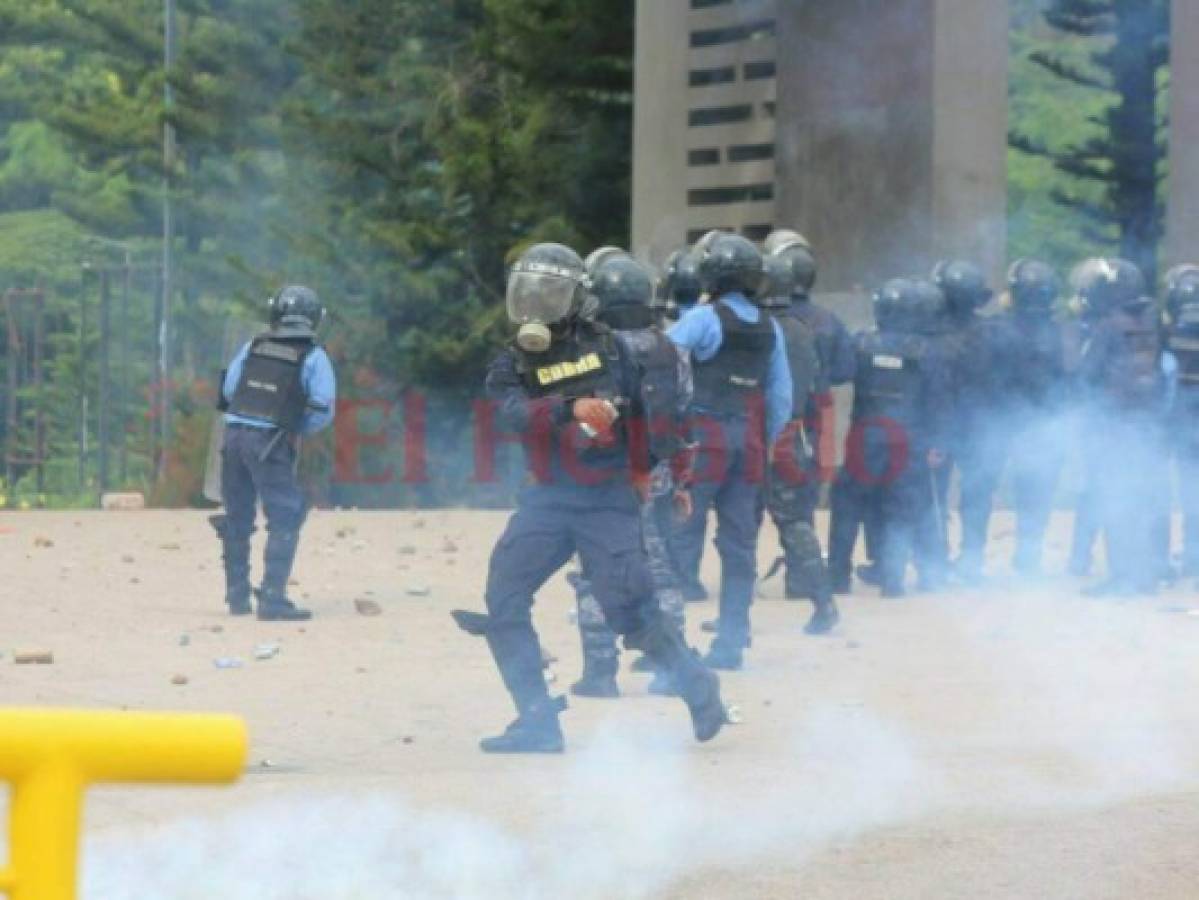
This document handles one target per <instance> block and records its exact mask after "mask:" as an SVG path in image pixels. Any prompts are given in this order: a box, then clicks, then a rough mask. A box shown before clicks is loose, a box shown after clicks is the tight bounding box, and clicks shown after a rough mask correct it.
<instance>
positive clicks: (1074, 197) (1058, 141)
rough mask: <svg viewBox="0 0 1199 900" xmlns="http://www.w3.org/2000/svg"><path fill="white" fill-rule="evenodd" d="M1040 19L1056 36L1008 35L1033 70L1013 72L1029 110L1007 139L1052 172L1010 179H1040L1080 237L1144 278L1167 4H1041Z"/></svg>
mask: <svg viewBox="0 0 1199 900" xmlns="http://www.w3.org/2000/svg"><path fill="white" fill-rule="evenodd" d="M1026 12H1027V10H1026V9H1020V10H1018V14H1019V13H1026ZM1044 18H1045V21H1046V23H1047V24H1048V25H1049V26H1051V28H1052V29H1054V30H1055V34H1051V35H1047V36H1045V37H1043V38H1042V37H1040V36H1029V34H1028V32H1025V33H1023V34H1021V35H1020V36H1019V37H1018V38H1017V59H1018V60H1019V62H1020V63H1023V64H1025V65H1028V66H1031V67H1032V69H1023V70H1019V71H1018V76H1017V77H1018V79H1019V81H1020V83H1021V88H1022V89H1021V90H1019V91H1016V92H1014V94H1015V98H1016V103H1017V104H1019V103H1021V102H1023V103H1026V104H1027V105H1028V107H1030V108H1029V109H1025V110H1021V109H1019V108H1014V109H1013V114H1014V115H1013V121H1014V123H1015V127H1013V129H1012V133H1011V144H1012V146H1013V148H1015V149H1016V150H1017V151H1019V152H1020V153H1021V154H1024V155H1026V156H1030V157H1036V158H1040V159H1041V160H1044V161H1047V162H1048V163H1049V164H1050V165H1051V166H1052V168H1053V170H1054V172H1053V173H1052V174H1053V177H1051V178H1046V177H1042V178H1040V179H1037V177H1036V174H1035V173H1036V170H1035V169H1033V170H1031V171H1030V170H1025V171H1019V170H1018V171H1017V172H1016V178H1017V179H1020V178H1024V179H1026V180H1040V181H1041V182H1042V183H1043V184H1045V186H1046V188H1047V190H1048V193H1049V195H1050V196H1051V198H1052V199H1053V200H1054V202H1055V203H1057V204H1058V205H1059V206H1061V207H1063V208H1064V209H1066V210H1067V211H1068V212H1069V213H1070V217H1069V219H1068V220H1066V221H1067V223H1068V224H1069V225H1070V226H1072V227H1071V230H1072V231H1074V232H1075V233H1076V234H1077V235H1078V236H1079V237H1080V238H1081V239H1082V240H1083V241H1085V242H1087V243H1088V244H1091V245H1093V246H1097V247H1101V248H1102V249H1103V250H1105V251H1108V252H1110V251H1111V250H1118V252H1119V253H1120V255H1122V256H1124V257H1126V258H1129V259H1132V260H1134V261H1136V262H1137V263H1139V264H1140V265H1141V267H1142V268H1143V269H1144V270H1145V271H1146V273H1148V274H1149V275H1150V276H1151V277H1152V276H1153V275H1154V274H1155V273H1156V268H1157V246H1158V243H1159V242H1160V240H1161V237H1162V233H1163V219H1164V208H1165V200H1164V196H1163V192H1162V183H1163V181H1164V177H1165V165H1166V151H1165V147H1166V142H1165V140H1164V130H1165V114H1164V110H1165V108H1166V102H1165V101H1166V86H1167V81H1166V67H1167V64H1168V62H1169V36H1170V10H1169V0H1049V2H1048V4H1047V5H1046V7H1045V10H1044ZM1063 37H1065V38H1067V39H1065V40H1063V39H1062V38H1063ZM1015 84H1016V81H1015V80H1014V81H1013V85H1015ZM1050 93H1052V94H1053V102H1052V110H1051V109H1050V108H1049V106H1050V104H1049V102H1048V100H1047V95H1049V94H1050ZM1071 100H1072V101H1073V103H1071V102H1070V101H1071ZM1038 106H1039V107H1040V108H1037V107H1038ZM1054 110H1055V111H1056V112H1057V113H1058V117H1057V118H1056V119H1055V118H1051V117H1050V116H1049V115H1048V113H1049V112H1051V111H1054ZM1017 159H1018V158H1017ZM1016 164H1017V166H1019V165H1020V163H1019V162H1017V163H1016ZM1042 172H1043V173H1044V175H1049V174H1050V173H1048V172H1047V171H1045V170H1042ZM1046 221H1047V220H1046V218H1045V217H1044V216H1042V217H1040V224H1042V225H1043V224H1044V223H1045V222H1046ZM1032 227H1033V228H1034V229H1035V228H1037V227H1039V225H1038V223H1035V222H1034V223H1033V224H1032Z"/></svg>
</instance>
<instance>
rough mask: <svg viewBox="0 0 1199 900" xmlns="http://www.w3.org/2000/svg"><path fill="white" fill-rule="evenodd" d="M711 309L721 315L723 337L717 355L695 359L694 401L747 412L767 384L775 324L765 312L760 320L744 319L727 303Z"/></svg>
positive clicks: (713, 409) (732, 412)
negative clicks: (752, 400) (704, 359)
mask: <svg viewBox="0 0 1199 900" xmlns="http://www.w3.org/2000/svg"><path fill="white" fill-rule="evenodd" d="M712 309H713V310H714V311H715V313H716V315H718V316H719V317H720V328H721V332H722V336H723V337H722V340H721V343H720V349H719V350H718V351H716V355H715V356H713V357H712V358H711V359H709V360H707V361H706V362H699V361H698V360H696V362H695V365H694V370H695V405H696V406H697V407H699V408H700V409H704V410H707V411H708V412H714V413H721V414H727V415H746V414H747V412H748V410H749V401H750V399H751V398H752V397H754V396H759V395H761V393H762V392H763V390H764V389H765V386H766V375H767V373H768V372H769V370H770V355H771V354H772V353H773V352H774V325H773V322H772V320H771V318H770V317H769V316H767V315H765V314H760V315H759V316H758V321H757V322H745V321H743V320H742V319H741V317H740V316H738V315H737V314H736V313H735V312H733V311H732V309H730V308H729V307H728V305H726V304H724V303H717V304H716V305H715V306H713V307H712Z"/></svg>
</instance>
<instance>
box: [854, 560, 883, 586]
mask: <svg viewBox="0 0 1199 900" xmlns="http://www.w3.org/2000/svg"><path fill="white" fill-rule="evenodd" d="M854 574H855V575H857V576H858V581H860V582H862V584H868V585H870V586H871V587H878V586H879V583H880V582H881V581H882V580H883V573H882V572H881V571H880V570H879V566H878V563H870V564H869V565H865V566H858V567H857V568H856V569H854Z"/></svg>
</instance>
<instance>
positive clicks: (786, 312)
mask: <svg viewBox="0 0 1199 900" xmlns="http://www.w3.org/2000/svg"><path fill="white" fill-rule="evenodd" d="M773 317H774V321H776V322H778V324H779V328H780V329H781V330H782V332H783V340H784V341H786V343H787V363H788V365H789V367H790V369H791V418H792V419H802V418H803V417H804V415H805V413H806V412H807V408H808V399H809V398H810V397H811V395H812V393H813V392H814V391H815V390H816V383H817V380H818V379H819V377H820V356H819V351H818V349H817V346H816V334H815V332H814V331H813V330H812V329H811V328H810V327H809V326H808V325H807V324H805V323H804V321H803V320H802V319H800V318H799V316H798V315H796V314H795V312H794V311H793V310H791V309H790V308H788V309H780V310H778V311H777V312H775V313H773Z"/></svg>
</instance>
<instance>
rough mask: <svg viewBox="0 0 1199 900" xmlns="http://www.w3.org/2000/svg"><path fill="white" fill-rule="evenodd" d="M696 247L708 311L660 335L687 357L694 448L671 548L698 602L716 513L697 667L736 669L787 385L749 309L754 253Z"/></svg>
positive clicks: (754, 290) (743, 248) (737, 242)
mask: <svg viewBox="0 0 1199 900" xmlns="http://www.w3.org/2000/svg"><path fill="white" fill-rule="evenodd" d="M700 243H701V246H702V247H703V255H702V256H701V258H700V277H701V281H702V282H703V286H704V289H705V292H706V293H707V294H708V295H709V297H711V298H712V302H711V303H710V304H709V305H705V306H698V307H696V308H695V309H693V310H692V311H691V312H690V313H688V314H687V315H685V316H684V317H683V318H682V319H680V320H679V322H678V324H676V325H675V326H674V327H673V328H671V329H670V338H671V340H673V341H674V342H675V343H676V344H678V345H679V346H680V347H682V348H684V349H685V350H686V351H687V352H688V353H690V355H691V361H692V368H693V371H694V375H695V403H694V407H695V418H696V428H695V437H696V440H697V441H698V443H699V456H698V461H697V465H696V472H697V477H696V483H695V485H694V488H693V490H692V497H693V500H694V510H693V512H692V515H691V516H690V517H689V518H688V520H687V521H686V522H685V523H684V524H683V525H682V526H680V527H679V528H678V529H676V531H675V533H674V535H673V541H672V546H673V551H674V556H675V558H676V559H677V560H678V561H679V566H680V569H681V570H682V575H683V578H684V580H685V581H684V589H685V590H689V591H690V594H691V596H692V597H695V596H702V593H703V589H702V586H701V585H700V584H699V565H700V559H701V557H702V555H703V547H704V542H705V534H706V527H707V516H708V512H709V510H710V509H713V508H714V509H715V510H716V515H717V520H718V532H717V540H716V547H717V550H718V551H719V553H720V558H721V590H720V623H719V629H720V630H719V633H718V634H717V637H716V639H715V641H714V642H713V645H712V648H711V650H710V651H709V653H708V656H707V661H708V664H709V665H711V666H714V667H719V668H738V667H740V665H741V657H742V651H743V649H744V647H745V646H746V645H747V643H748V640H749V607H750V604H751V603H752V600H753V589H754V582H755V580H756V578H757V559H756V554H757V540H758V530H759V528H760V526H761V517H762V512H763V509H762V504H761V498H762V482H763V480H764V475H765V463H766V448H767V447H768V446H771V445H773V443H774V441H775V440H776V439H777V438H778V436H779V435H780V434H781V433H782V430H783V428H784V427H785V426H786V424H787V422H788V421H790V419H791V416H792V412H793V404H792V387H791V375H790V370H789V367H788V364H787V353H786V343H785V340H784V338H783V335H782V331H781V329H779V327H778V324H777V323H775V322H773V321H772V320H771V319H770V317H769V316H767V315H765V314H764V313H763V311H762V310H761V309H759V307H758V306H757V305H755V303H757V302H759V301H760V297H759V296H758V293H759V290H760V288H761V286H762V281H763V278H764V274H765V273H764V268H763V260H762V255H761V254H760V253H759V252H758V249H757V248H756V247H755V246H754V245H753V244H752V243H750V242H749V241H748V240H746V239H745V238H743V237H740V236H739V235H733V234H714V235H712V236H711V237H709V238H707V239H706V240H705V241H701V242H700Z"/></svg>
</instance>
